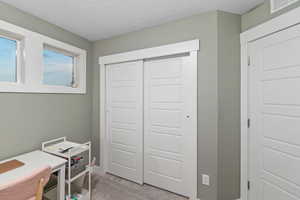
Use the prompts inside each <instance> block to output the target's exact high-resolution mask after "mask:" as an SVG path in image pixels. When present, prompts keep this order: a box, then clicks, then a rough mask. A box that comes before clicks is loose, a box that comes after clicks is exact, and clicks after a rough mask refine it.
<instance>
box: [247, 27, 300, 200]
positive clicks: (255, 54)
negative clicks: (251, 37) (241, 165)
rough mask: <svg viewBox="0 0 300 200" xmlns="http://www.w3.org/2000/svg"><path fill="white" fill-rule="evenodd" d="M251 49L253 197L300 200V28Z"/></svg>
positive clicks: (251, 163) (266, 39)
mask: <svg viewBox="0 0 300 200" xmlns="http://www.w3.org/2000/svg"><path fill="white" fill-rule="evenodd" d="M249 48H250V49H249V50H250V55H251V62H252V64H251V67H250V69H249V70H250V105H249V109H250V118H251V128H250V131H249V132H250V135H249V158H250V160H249V175H248V176H249V180H250V182H251V188H250V192H249V198H250V200H270V199H276V200H296V199H300V187H299V185H300V173H299V169H300V134H299V133H300V125H299V124H300V93H299V91H300V56H299V52H300V26H299V25H298V26H295V27H292V28H290V29H287V30H284V31H281V32H278V33H275V34H273V35H270V36H267V37H265V38H262V39H260V40H257V41H255V42H253V43H251V44H250V45H249Z"/></svg>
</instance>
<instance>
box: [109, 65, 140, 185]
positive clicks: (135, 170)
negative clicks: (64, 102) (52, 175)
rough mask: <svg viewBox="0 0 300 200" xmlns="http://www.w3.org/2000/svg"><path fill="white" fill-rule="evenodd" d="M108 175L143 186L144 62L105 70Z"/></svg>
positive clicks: (115, 66)
mask: <svg viewBox="0 0 300 200" xmlns="http://www.w3.org/2000/svg"><path fill="white" fill-rule="evenodd" d="M106 69H107V76H106V77H107V82H106V83H107V102H106V108H107V138H108V142H107V151H108V172H110V173H112V174H115V175H118V176H120V177H123V178H126V179H129V180H131V181H134V182H137V183H140V184H142V183H143V62H142V61H137V62H128V63H120V64H113V65H108V66H107V68H106Z"/></svg>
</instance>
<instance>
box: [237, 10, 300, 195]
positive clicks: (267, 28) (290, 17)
mask: <svg viewBox="0 0 300 200" xmlns="http://www.w3.org/2000/svg"><path fill="white" fill-rule="evenodd" d="M297 24H300V8H296V9H294V10H291V11H289V12H287V13H285V14H283V15H281V16H278V17H276V18H274V19H272V20H270V21H268V22H265V23H263V24H261V25H259V26H256V27H254V28H252V29H250V30H248V31H245V32H243V33H242V34H241V35H240V40H241V96H240V98H241V116H240V123H241V183H240V192H241V199H240V200H248V151H249V146H248V142H249V141H248V134H249V130H248V123H249V121H248V119H249V112H248V111H249V110H248V107H249V67H251V56H250V53H249V49H248V47H249V43H250V42H253V41H255V40H258V39H260V38H263V37H265V36H268V35H270V34H272V33H276V32H278V31H281V30H284V29H287V28H289V27H292V26H295V25H297ZM250 120H251V119H250Z"/></svg>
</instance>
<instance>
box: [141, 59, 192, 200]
mask: <svg viewBox="0 0 300 200" xmlns="http://www.w3.org/2000/svg"><path fill="white" fill-rule="evenodd" d="M190 61H191V58H190V57H189V56H183V57H176V58H165V59H156V60H150V61H146V62H145V63H144V79H145V80H144V85H145V91H144V112H145V113H144V145H145V146H144V182H145V183H148V184H150V185H154V186H157V187H160V188H164V189H166V190H169V191H172V192H175V193H177V194H181V195H184V196H189V197H191V189H192V188H193V187H194V186H195V185H193V184H194V182H193V180H195V177H194V176H195V174H194V171H195V170H194V169H195V165H194V163H195V162H196V158H195V157H193V156H194V155H196V151H197V149H196V140H197V137H196V134H197V133H196V130H197V129H196V128H195V127H196V126H197V125H196V123H197V122H196V110H197V108H196V97H195V95H194V94H195V93H196V92H194V91H195V88H196V87H195V85H196V83H195V82H193V81H195V79H194V78H193V77H195V71H193V69H192V68H191V63H190Z"/></svg>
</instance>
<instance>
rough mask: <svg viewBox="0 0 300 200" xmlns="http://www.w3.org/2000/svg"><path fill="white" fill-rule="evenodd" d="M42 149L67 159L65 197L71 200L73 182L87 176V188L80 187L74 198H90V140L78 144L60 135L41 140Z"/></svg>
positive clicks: (82, 199) (89, 199)
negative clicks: (59, 136) (52, 138)
mask: <svg viewBox="0 0 300 200" xmlns="http://www.w3.org/2000/svg"><path fill="white" fill-rule="evenodd" d="M42 150H43V151H44V152H47V153H50V154H53V155H56V156H59V157H62V158H64V159H66V160H67V161H68V162H67V166H66V186H67V189H66V199H67V200H71V197H72V195H73V194H72V192H73V191H72V184H73V182H74V181H77V180H78V179H80V178H81V179H84V178H85V177H86V176H88V187H87V189H84V188H82V189H81V191H80V193H79V194H78V197H77V198H76V199H78V200H91V172H92V170H91V142H87V143H83V144H80V143H76V142H71V141H67V140H66V137H62V138H58V139H54V140H49V141H46V142H43V143H42ZM82 185H83V184H82Z"/></svg>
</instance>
